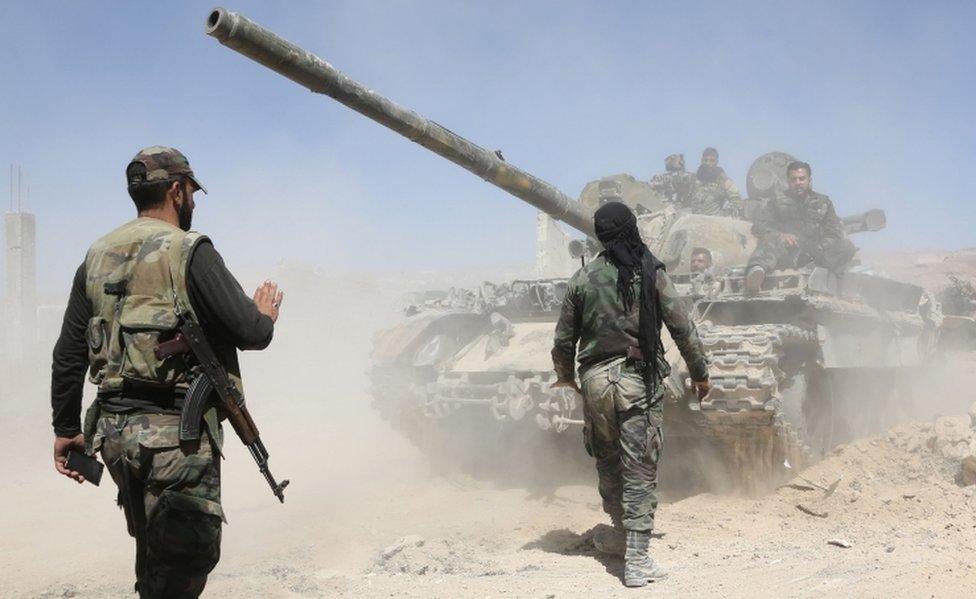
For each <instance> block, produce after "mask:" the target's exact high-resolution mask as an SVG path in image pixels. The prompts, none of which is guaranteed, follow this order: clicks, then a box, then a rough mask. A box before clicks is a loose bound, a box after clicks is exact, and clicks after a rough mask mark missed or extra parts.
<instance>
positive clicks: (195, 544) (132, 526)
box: [91, 408, 224, 598]
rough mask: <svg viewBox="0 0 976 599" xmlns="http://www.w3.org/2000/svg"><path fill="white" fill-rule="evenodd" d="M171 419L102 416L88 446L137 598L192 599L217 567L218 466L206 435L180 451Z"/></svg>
mask: <svg viewBox="0 0 976 599" xmlns="http://www.w3.org/2000/svg"><path fill="white" fill-rule="evenodd" d="M96 409H97V408H96ZM179 418H180V417H179V416H177V415H170V414H112V413H108V412H105V411H102V412H101V414H100V416H99V417H98V420H97V424H96V425H95V434H94V435H93V437H92V438H91V451H92V453H94V452H95V451H101V454H102V460H103V461H104V462H105V465H106V467H107V468H108V471H109V473H111V475H112V479H113V480H114V481H115V484H116V485H117V486H118V488H119V504H120V506H121V507H122V509H123V510H124V512H125V519H126V523H127V525H128V528H129V535H131V536H132V537H134V538H135V540H136V590H137V591H138V592H139V596H140V597H142V598H147V597H153V598H155V597H166V598H170V597H180V598H182V597H198V596H199V595H200V593H201V592H203V588H204V585H206V583H207V575H208V574H209V573H210V571H211V570H213V569H214V567H215V566H216V565H217V561H218V560H219V559H220V533H221V524H222V522H223V521H224V512H223V509H222V508H221V506H220V459H219V456H215V452H214V446H213V445H212V444H211V440H210V436H209V435H208V434H207V433H206V428H204V432H203V436H202V438H201V439H200V441H199V442H192V443H187V442H184V443H183V444H182V445H181V443H180V439H179ZM217 436H218V437H219V436H221V434H220V432H219V429H218V434H217ZM220 442H221V439H218V440H217V444H216V446H217V447H218V448H219V444H220Z"/></svg>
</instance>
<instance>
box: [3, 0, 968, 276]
mask: <svg viewBox="0 0 976 599" xmlns="http://www.w3.org/2000/svg"><path fill="white" fill-rule="evenodd" d="M811 4H816V6H810V5H811ZM227 7H228V8H230V9H231V10H237V11H240V12H242V13H244V14H245V15H247V16H249V17H250V18H252V19H254V20H255V21H257V22H258V23H261V24H263V25H264V26H266V27H268V28H270V29H272V30H274V31H276V32H277V33H278V34H279V35H282V36H283V37H286V38H288V39H290V40H292V41H294V42H296V43H298V44H299V45H301V46H304V47H306V48H308V49H310V50H312V51H313V52H315V53H317V54H318V55H319V56H321V57H322V58H324V59H326V60H328V61H329V62H331V63H332V64H333V65H334V66H336V67H337V68H338V69H340V70H341V71H343V72H345V73H346V74H348V75H350V76H351V77H353V78H355V79H358V80H359V81H361V82H363V83H365V84H366V85H368V86H370V87H372V88H373V89H375V90H376V91H378V92H380V93H382V94H385V95H387V96H389V97H390V98H392V99H393V100H395V101H397V102H399V103H401V104H403V105H405V106H408V107H410V108H413V109H415V110H417V111H418V112H420V113H421V114H423V115H425V116H428V117H430V118H433V119H435V120H437V121H438V122H440V123H442V124H443V125H445V126H446V127H448V128H450V129H452V130H454V131H456V132H458V133H460V134H462V135H464V136H465V137H467V138H468V139H470V140H472V141H474V142H476V143H479V144H481V145H483V146H485V147H487V148H490V149H495V148H501V149H503V150H504V152H505V156H506V158H507V159H508V160H509V161H510V162H512V163H514V164H516V165H518V166H521V167H522V168H524V169H526V170H528V171H530V172H533V173H535V174H536V175H538V176H540V177H542V178H543V179H545V180H547V181H549V182H551V183H553V184H555V185H556V186H557V187H559V188H561V189H562V190H564V191H565V192H566V193H568V194H569V195H570V196H573V197H575V196H576V195H577V194H578V193H579V191H580V189H582V187H583V185H584V184H585V183H586V182H587V181H589V180H592V179H595V178H598V177H600V176H603V175H608V174H613V173H618V172H629V173H631V174H633V175H635V176H637V177H639V178H647V177H649V176H651V175H652V174H654V173H656V172H658V171H660V170H661V169H662V166H663V164H662V163H663V158H664V156H665V155H667V154H669V153H671V152H676V151H679V152H683V153H685V155H686V157H687V158H688V161H689V167H694V166H696V165H697V161H698V156H699V155H700V152H701V149H702V148H703V147H705V146H707V145H713V146H715V147H717V148H719V150H720V152H721V163H722V164H723V166H725V168H726V170H727V171H728V172H729V174H730V175H731V176H732V177H733V178H734V179H735V181H736V182H737V183H738V184H739V186H740V188H741V189H743V191H744V189H745V172H746V169H747V168H748V165H749V164H750V162H751V161H752V160H753V159H754V158H755V157H756V156H758V155H759V154H761V153H764V152H766V151H770V150H784V151H788V152H791V153H793V154H795V155H797V156H799V157H802V158H803V159H805V160H807V161H809V162H810V163H811V164H812V165H813V175H814V186H815V188H817V189H818V190H820V191H822V192H824V193H827V194H829V195H830V196H831V197H832V198H833V200H834V203H835V205H836V206H837V210H838V212H839V213H841V214H849V213H853V212H856V211H861V210H864V209H867V208H871V207H881V208H884V209H886V210H887V212H888V222H889V226H888V229H887V230H886V231H885V232H882V233H877V234H874V235H872V236H860V237H858V240H857V242H858V244H859V245H862V246H863V247H867V248H911V247H945V248H950V249H955V248H960V247H968V246H974V245H976V235H974V233H973V232H972V229H971V227H972V226H973V224H974V222H976V219H974V217H976V209H974V207H973V200H971V199H970V198H969V197H968V196H967V195H966V194H967V191H966V190H967V189H969V188H970V185H969V183H968V182H967V181H968V180H966V179H965V178H964V177H965V175H964V173H965V172H966V170H967V168H968V167H969V165H970V164H971V163H972V162H973V160H974V158H976V148H974V139H976V136H974V129H976V126H974V122H976V120H974V118H973V107H974V106H976V92H974V89H976V88H974V85H976V83H974V82H976V77H974V76H976V68H974V67H976V57H974V54H976V53H974V51H973V50H974V43H973V41H972V37H971V36H972V23H973V21H974V17H976V9H974V4H973V3H962V2H960V3H949V2H944V3H939V2H927V3H924V4H923V3H914V4H912V3H906V2H838V3H825V2H818V3H810V2H768V3H729V2H715V3H705V2H703V3H698V2H687V1H685V2H656V3H652V2H634V3H623V2H621V3H606V2H569V1H559V2H478V3H462V2H362V1H359V2H322V3H300V2H235V3H233V4H230V5H228V6H227ZM210 8H211V7H210V5H209V4H202V3H197V2H183V3H178V2H166V3H161V2H157V3H151V4H150V3H136V2H132V3H119V2H57V3H55V2H36V1H35V2H30V3H27V2H17V3H14V2H9V1H8V2H6V3H5V6H4V9H3V12H4V19H3V23H2V25H0V81H2V84H0V86H2V87H0V130H2V131H3V133H2V136H0V166H2V167H3V170H2V171H0V173H2V174H3V175H4V177H3V179H4V181H3V182H4V185H3V186H2V191H3V197H4V205H5V206H6V195H7V194H6V188H7V186H6V173H7V168H8V165H9V164H10V163H16V164H22V165H23V167H24V169H25V170H26V171H27V172H28V173H29V174H30V178H31V188H32V189H31V193H32V195H31V198H30V202H29V208H30V209H31V210H32V211H34V212H35V213H36V214H37V219H38V228H39V233H38V242H39V245H40V248H39V252H38V261H39V272H40V273H41V281H40V283H41V287H42V289H55V290H61V289H63V290H64V292H65V293H66V292H67V288H68V284H69V278H70V276H71V273H72V272H73V271H74V269H75V268H76V267H77V265H78V264H79V263H80V262H81V260H82V258H83V256H84V252H85V250H86V249H87V247H88V245H89V244H90V242H91V241H92V240H93V239H94V238H96V237H97V236H99V235H100V234H102V233H104V232H105V231H107V230H109V229H110V228H113V227H114V226H115V225H117V224H119V223H121V222H123V221H125V220H127V219H128V218H130V217H131V216H132V213H133V207H132V204H131V202H130V200H129V198H128V196H127V195H126V193H125V189H124V175H123V170H124V167H125V165H126V163H127V162H128V160H129V159H130V158H131V157H132V155H133V154H134V153H135V152H136V151H137V150H138V149H139V148H140V147H143V146H147V145H152V144H157V143H159V144H166V145H172V146H175V147H178V148H180V149H181V150H183V151H184V152H185V153H186V154H187V155H188V156H189V158H190V161H191V163H192V165H193V166H194V168H195V170H196V172H197V174H198V175H199V177H200V179H201V180H202V181H203V182H204V183H205V184H206V185H207V186H208V187H209V189H210V195H209V196H202V197H201V196H199V195H198V196H197V197H198V210H197V213H196V215H195V220H194V227H195V228H196V229H198V230H201V231H203V232H206V233H208V234H209V235H210V236H211V237H212V238H213V239H214V240H215V243H216V244H217V247H218V249H219V250H221V251H222V253H224V255H225V257H226V258H227V261H228V263H229V264H230V266H231V267H232V268H234V269H238V270H248V271H252V270H254V269H261V268H264V269H267V270H269V271H270V270H271V268H272V267H273V265H274V264H276V263H277V262H278V261H279V260H280V259H297V260H302V261H305V262H313V263H322V264H329V265H336V264H338V265H340V267H343V268H348V269H374V268H384V269H390V268H393V269H397V268H410V269H415V268H435V267H441V266H446V267H452V268H457V267H462V266H465V265H470V266H472V267H478V266H484V265H494V264H499V263H513V262H527V261H530V260H531V259H532V256H533V235H534V223H535V218H534V215H535V212H534V210H533V209H531V208H529V207H526V206H524V205H522V204H521V203H520V202H519V201H518V200H516V199H515V198H512V197H510V196H508V195H506V194H505V193H504V192H502V191H500V190H497V189H496V188H494V187H492V186H490V185H488V184H487V183H484V182H483V181H481V180H479V179H478V178H477V177H475V176H473V175H471V174H470V173H468V172H466V171H464V170H462V169H460V168H458V167H456V166H455V165H453V164H451V163H449V162H446V161H444V160H443V159H441V158H439V157H437V156H434V155H432V154H430V153H429V152H428V151H427V150H425V149H423V148H421V147H419V146H416V145H414V144H412V143H411V142H409V141H407V140H405V139H403V138H401V137H399V136H398V135H396V134H394V133H392V132H391V131H388V130H386V129H385V128H383V127H381V126H379V125H377V124H375V123H372V122H370V121H368V120H367V119H365V118H364V117H361V116H359V115H358V114H357V113H354V112H352V111H350V110H349V109H347V108H345V107H344V106H341V105H339V104H337V103H336V102H334V101H333V100H331V99H329V98H327V97H324V96H315V95H313V94H311V93H309V92H308V91H306V90H304V89H303V88H301V87H299V86H298V85H296V84H294V83H291V82H290V81H287V80H285V79H283V78H281V77H280V76H278V75H276V74H274V73H272V72H270V71H268V70H267V69H265V68H263V67H260V66H258V65H257V64H256V63H253V62H251V61H249V60H247V59H245V58H243V57H242V56H240V55H238V54H236V53H234V52H232V51H231V50H229V49H227V48H224V47H223V46H221V45H219V44H218V43H217V42H216V41H215V40H213V39H211V38H209V37H207V36H206V35H204V33H203V22H204V19H205V17H206V15H207V13H208V11H209V9H210Z"/></svg>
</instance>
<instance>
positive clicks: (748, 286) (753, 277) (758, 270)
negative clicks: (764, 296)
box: [744, 266, 766, 293]
mask: <svg viewBox="0 0 976 599" xmlns="http://www.w3.org/2000/svg"><path fill="white" fill-rule="evenodd" d="M765 280H766V269H765V268H763V267H762V266H752V267H750V268H749V272H747V273H746V280H745V283H744V287H745V292H746V293H759V290H760V289H762V284H763V281H765Z"/></svg>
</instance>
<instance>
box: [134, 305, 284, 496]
mask: <svg viewBox="0 0 976 599" xmlns="http://www.w3.org/2000/svg"><path fill="white" fill-rule="evenodd" d="M153 353H154V354H155V355H156V359H157V360H163V359H165V358H168V357H170V356H175V355H179V354H187V353H189V354H192V355H193V356H194V357H195V358H196V359H197V362H198V363H199V365H198V367H197V370H198V373H197V375H196V376H195V378H194V379H193V382H192V383H190V387H189V389H187V392H186V398H185V399H184V400H183V411H182V413H181V414H180V441H195V440H199V439H200V424H201V422H202V421H203V413H204V412H205V411H206V409H207V407H208V405H209V402H210V395H211V393H216V395H217V399H218V400H219V402H220V403H219V404H218V405H219V406H220V407H221V408H223V411H224V414H226V415H227V419H228V420H230V423H231V425H232V426H233V427H234V432H236V433H237V436H238V437H240V439H241V442H243V443H244V445H246V446H247V449H248V451H250V452H251V456H252V457H253V458H254V461H255V462H257V463H258V469H260V470H261V474H263V475H264V479H265V480H266V481H268V484H269V485H271V491H272V492H273V493H274V494H275V497H277V498H278V500H279V501H280V502H281V503H284V502H285V493H284V491H285V487H287V486H288V481H287V480H283V481H281V484H278V483H277V482H275V479H274V476H272V475H271V471H270V470H269V469H268V450H267V449H265V447H264V443H262V442H261V437H260V435H259V433H258V427H257V426H255V424H254V420H252V419H251V414H250V412H248V411H247V406H245V405H244V396H243V395H241V392H240V391H238V389H237V387H236V386H235V385H234V383H232V382H231V380H230V377H229V376H228V375H227V370H225V369H224V367H223V366H222V365H221V364H220V362H219V361H218V360H217V355H216V354H215V353H214V351H213V348H211V347H210V343H209V342H208V341H207V338H206V337H205V336H204V334H203V329H202V328H201V327H200V325H199V324H197V323H196V322H194V321H193V320H190V319H188V318H184V320H183V324H182V325H181V326H180V332H179V333H178V334H177V335H176V337H174V338H173V339H171V340H169V341H164V342H162V343H160V344H159V345H157V346H156V347H155V349H154V350H153Z"/></svg>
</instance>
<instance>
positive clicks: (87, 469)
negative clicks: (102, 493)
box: [64, 450, 105, 487]
mask: <svg viewBox="0 0 976 599" xmlns="http://www.w3.org/2000/svg"><path fill="white" fill-rule="evenodd" d="M64 467H65V468H67V469H68V470H74V471H75V472H77V473H78V474H80V475H82V476H84V477H85V480H87V481H88V482H90V483H91V484H93V485H95V486H96V487H97V486H98V483H100V482H102V470H104V469H105V466H104V464H102V463H101V462H99V461H98V460H96V459H95V458H92V457H88V456H87V455H85V454H83V453H78V452H77V451H71V450H69V451H68V459H67V460H65V462H64Z"/></svg>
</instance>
